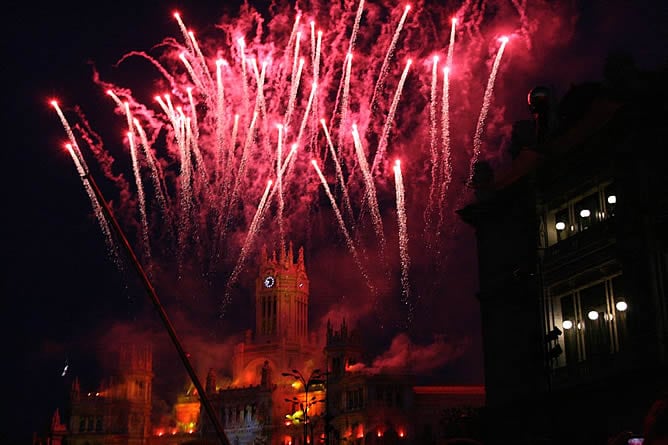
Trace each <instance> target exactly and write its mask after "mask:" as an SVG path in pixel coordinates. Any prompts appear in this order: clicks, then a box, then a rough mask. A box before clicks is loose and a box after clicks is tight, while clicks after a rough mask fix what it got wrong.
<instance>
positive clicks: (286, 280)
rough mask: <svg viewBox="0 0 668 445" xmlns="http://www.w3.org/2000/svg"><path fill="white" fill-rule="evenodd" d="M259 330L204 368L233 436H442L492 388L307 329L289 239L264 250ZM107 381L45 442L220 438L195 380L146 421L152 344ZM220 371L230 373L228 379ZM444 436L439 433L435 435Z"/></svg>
mask: <svg viewBox="0 0 668 445" xmlns="http://www.w3.org/2000/svg"><path fill="white" fill-rule="evenodd" d="M255 281H256V285H255V321H256V332H253V331H251V330H248V331H246V333H245V338H244V341H243V342H241V343H239V344H238V345H237V346H236V347H235V349H234V354H233V357H232V366H231V380H229V379H225V381H230V382H231V383H230V384H229V385H228V386H226V387H220V386H219V385H218V384H217V381H218V378H217V376H216V373H215V371H214V370H213V369H211V370H209V372H208V375H207V377H206V385H205V391H206V397H207V399H208V400H209V401H210V402H211V405H212V406H213V409H214V412H215V413H216V414H217V415H218V419H219V421H220V424H221V425H222V427H223V429H224V432H225V435H226V437H227V440H228V441H229V443H230V444H231V445H247V444H272V445H305V444H309V443H310V444H313V443H327V444H359V445H363V444H394V443H402V444H406V445H409V444H418V443H420V444H437V443H445V442H443V440H442V439H443V438H444V437H446V433H445V432H444V431H443V429H444V426H445V425H444V424H443V421H444V419H445V417H447V415H448V412H449V411H447V410H449V409H451V408H453V407H455V406H456V407H464V408H467V407H468V408H470V407H473V408H479V407H481V406H482V405H484V398H485V395H484V390H483V388H482V387H481V386H473V387H448V386H439V387H433V386H430V387H420V386H415V379H414V377H413V376H412V375H411V373H410V372H409V371H408V370H407V369H400V370H397V369H383V370H376V371H375V372H368V371H367V370H365V369H364V368H363V363H362V361H363V352H364V350H363V346H362V337H361V336H360V333H359V331H357V330H355V329H353V330H350V331H349V329H348V326H347V324H346V322H345V320H344V321H343V323H342V324H341V325H340V327H339V329H334V328H333V327H332V325H331V324H329V323H328V328H327V338H326V339H323V341H322V343H319V342H318V338H317V336H316V335H315V334H314V333H312V332H311V331H310V330H309V324H308V307H309V281H308V276H307V273H306V267H305V265H304V252H303V250H302V249H300V250H299V252H298V253H297V256H296V258H295V254H294V252H293V249H292V246H289V247H288V248H287V249H285V250H283V251H281V252H278V254H275V253H274V254H272V255H269V254H268V253H267V252H264V253H263V254H262V256H261V259H260V264H259V268H258V275H257V277H256V280H255ZM118 365H119V366H118V368H119V370H120V371H119V373H117V374H115V375H117V376H118V377H115V378H113V379H112V381H111V384H109V385H107V386H106V388H107V389H106V390H103V391H101V392H100V393H99V394H98V393H91V394H87V395H84V396H82V395H81V394H80V391H79V387H78V384H75V386H74V388H73V393H72V406H71V410H70V417H69V422H68V424H67V425H64V424H62V423H61V422H60V418H59V414H58V412H56V415H55V416H54V421H53V422H52V428H51V433H50V435H49V437H48V439H47V440H45V441H43V442H38V441H36V442H35V444H38V443H39V444H40V445H41V444H42V443H43V444H46V445H72V444H75V445H105V444H111V443H113V444H118V445H120V444H123V445H125V444H127V445H182V444H184V445H185V444H193V445H194V444H216V443H218V440H217V437H216V432H215V428H214V425H212V423H211V421H210V419H209V417H208V416H207V413H206V412H205V411H204V410H202V409H200V397H199V395H198V394H197V392H196V391H194V390H193V389H191V390H189V391H188V392H186V393H184V394H181V395H180V396H179V397H178V399H177V402H176V404H175V405H174V407H173V419H172V421H171V423H170V424H169V425H153V426H150V418H151V417H150V403H151V379H152V369H151V355H150V350H149V349H141V348H139V347H129V349H126V350H125V352H121V354H120V355H119V361H118ZM221 380H222V379H221ZM439 440H440V441H439Z"/></svg>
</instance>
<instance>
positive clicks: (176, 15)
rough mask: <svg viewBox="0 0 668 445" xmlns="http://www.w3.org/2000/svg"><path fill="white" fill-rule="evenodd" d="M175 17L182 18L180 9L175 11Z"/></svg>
mask: <svg viewBox="0 0 668 445" xmlns="http://www.w3.org/2000/svg"><path fill="white" fill-rule="evenodd" d="M174 18H176V19H180V18H181V14H179V11H174Z"/></svg>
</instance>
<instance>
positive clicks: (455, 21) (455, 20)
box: [452, 17, 457, 25]
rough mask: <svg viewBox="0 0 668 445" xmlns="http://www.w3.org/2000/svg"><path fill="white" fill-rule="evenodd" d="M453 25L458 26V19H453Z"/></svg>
mask: <svg viewBox="0 0 668 445" xmlns="http://www.w3.org/2000/svg"><path fill="white" fill-rule="evenodd" d="M452 24H453V25H456V24H457V18H456V17H453V18H452Z"/></svg>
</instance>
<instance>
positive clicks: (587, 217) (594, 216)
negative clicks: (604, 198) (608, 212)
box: [574, 193, 602, 232]
mask: <svg viewBox="0 0 668 445" xmlns="http://www.w3.org/2000/svg"><path fill="white" fill-rule="evenodd" d="M574 209H575V221H576V223H575V227H576V230H577V231H578V232H582V231H583V230H587V229H588V228H589V227H591V225H592V224H594V223H595V222H598V221H600V220H601V219H602V218H601V217H600V210H599V205H598V194H593V193H592V194H591V195H589V196H586V197H585V198H583V199H581V200H580V201H578V202H576V203H575V205H574Z"/></svg>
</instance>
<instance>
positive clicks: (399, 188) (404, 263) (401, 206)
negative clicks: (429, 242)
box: [394, 160, 414, 325]
mask: <svg viewBox="0 0 668 445" xmlns="http://www.w3.org/2000/svg"><path fill="white" fill-rule="evenodd" d="M394 183H395V190H396V198H397V219H398V222H399V256H400V258H401V288H402V294H401V303H402V304H403V305H404V306H405V307H406V309H407V324H408V325H410V324H411V323H412V322H413V311H414V308H413V306H412V304H411V302H410V283H409V282H408V269H409V268H410V264H411V260H410V257H409V256H408V229H407V224H406V202H405V196H404V180H403V178H402V176H401V162H400V161H399V160H397V161H396V163H395V164H394Z"/></svg>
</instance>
